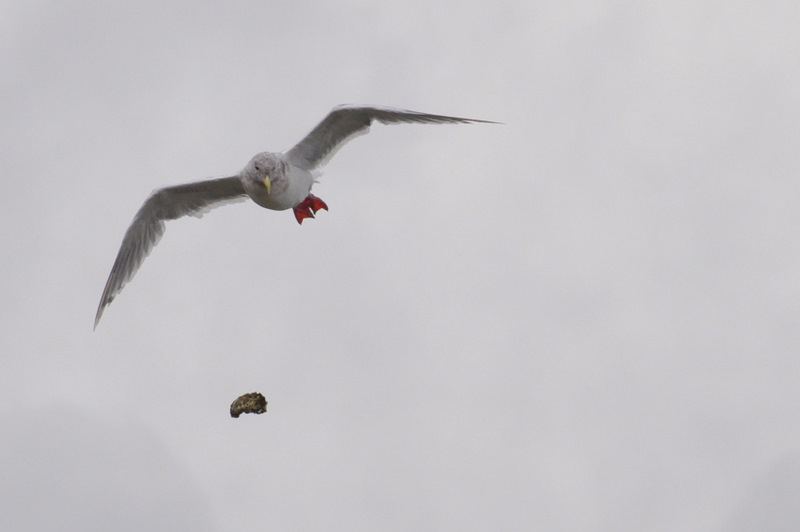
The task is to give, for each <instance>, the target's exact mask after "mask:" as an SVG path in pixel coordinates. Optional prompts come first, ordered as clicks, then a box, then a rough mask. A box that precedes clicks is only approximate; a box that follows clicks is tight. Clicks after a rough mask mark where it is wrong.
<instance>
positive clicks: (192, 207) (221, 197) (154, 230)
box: [94, 176, 247, 328]
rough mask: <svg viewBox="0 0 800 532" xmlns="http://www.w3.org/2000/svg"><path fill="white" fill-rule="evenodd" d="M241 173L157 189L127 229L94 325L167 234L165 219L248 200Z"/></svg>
mask: <svg viewBox="0 0 800 532" xmlns="http://www.w3.org/2000/svg"><path fill="white" fill-rule="evenodd" d="M246 197H247V193H246V192H245V190H244V187H243V186H242V183H241V181H240V180H239V177H238V176H235V177H223V178H221V179H210V180H208V181H199V182H197V183H188V184H185V185H178V186H174V187H167V188H162V189H159V190H156V191H155V192H153V193H152V194H151V195H150V197H149V198H147V200H146V201H145V202H144V205H142V206H141V208H140V209H139V212H137V213H136V216H135V217H134V218H133V222H131V225H130V227H128V230H127V231H126V232H125V237H124V238H123V239H122V245H121V246H120V248H119V252H118V253H117V258H116V259H115V260H114V266H112V267H111V273H110V274H109V276H108V281H106V287H105V289H104V290H103V295H102V296H101V297H100V304H99V305H98V307H97V315H96V316H95V318H94V326H95V328H96V327H97V323H98V322H99V321H100V317H101V316H102V315H103V311H104V310H105V308H106V307H107V306H108V304H109V303H111V301H113V299H114V297H116V295H117V294H118V293H119V292H120V290H122V287H123V286H125V284H126V283H127V282H128V281H130V280H131V278H132V277H133V275H134V274H135V273H136V270H138V269H139V266H141V264H142V262H143V261H144V259H145V257H147V254H148V253H150V250H151V249H153V246H155V245H156V244H157V243H158V241H159V240H160V239H161V236H162V235H163V234H164V229H165V227H164V221H165V220H174V219H176V218H180V217H181V216H187V215H192V216H198V217H199V216H202V215H203V214H204V213H205V212H206V211H208V210H209V209H211V208H212V207H216V206H217V205H219V204H221V203H223V202H229V201H237V200H243V199H246Z"/></svg>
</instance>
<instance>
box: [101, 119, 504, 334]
mask: <svg viewBox="0 0 800 532" xmlns="http://www.w3.org/2000/svg"><path fill="white" fill-rule="evenodd" d="M376 120H377V121H378V122H380V123H382V124H400V123H422V124H446V123H452V124H469V123H477V122H480V123H486V124H496V123H498V122H492V121H490V120H477V119H474V118H459V117H455V116H443V115H433V114H428V113H420V112H417V111H408V110H405V109H395V108H391V107H378V106H369V105H339V106H336V107H334V108H333V109H332V110H331V111H330V112H329V113H328V115H327V116H326V117H325V118H324V119H323V120H322V122H320V123H319V124H317V126H316V127H315V128H314V129H312V130H311V132H310V133H309V134H308V135H306V136H305V138H304V139H303V140H301V141H300V142H299V143H297V145H295V146H294V147H293V148H292V149H290V150H289V151H286V152H284V153H273V152H262V153H258V154H256V155H255V156H254V157H253V158H252V159H250V162H249V163H247V166H245V167H244V169H242V171H241V172H239V173H238V174H237V175H235V176H232V177H223V178H219V179H209V180H206V181H198V182H195V183H187V184H184V185H177V186H172V187H166V188H161V189H158V190H155V191H154V192H153V193H152V194H151V195H150V197H148V198H147V200H146V201H145V202H144V204H143V205H142V206H141V207H140V208H139V211H138V212H137V213H136V216H134V218H133V222H131V225H130V227H128V230H127V231H126V232H125V237H124V238H123V239H122V245H121V246H120V248H119V252H117V258H116V259H115V260H114V265H113V266H112V267H111V273H110V274H109V276H108V281H106V286H105V288H104V289H103V295H102V296H101V297H100V304H99V305H98V307H97V314H96V315H95V319H94V327H95V329H96V328H97V324H98V323H99V322H100V318H101V317H102V316H103V311H104V310H105V308H106V307H107V306H108V305H109V304H110V303H111V301H113V300H114V298H115V297H116V296H117V294H118V293H119V292H120V291H121V290H122V288H123V287H124V286H125V284H126V283H127V282H128V281H130V280H131V278H133V276H134V274H135V273H136V271H137V270H138V269H139V266H141V264H142V262H143V261H144V259H145V257H147V255H148V253H150V250H152V249H153V247H154V246H155V245H156V244H157V243H158V241H159V240H160V239H161V236H162V235H163V234H164V230H165V224H164V222H165V221H166V220H174V219H176V218H180V217H182V216H187V215H191V216H196V217H200V216H202V215H203V214H204V213H205V212H206V211H208V210H209V209H211V208H213V207H216V206H219V205H222V204H225V203H231V202H236V201H243V200H246V199H247V198H248V197H250V199H251V200H253V201H254V202H255V203H256V204H258V205H260V206H261V207H265V208H267V209H272V210H275V211H283V210H287V209H292V211H293V212H294V217H295V219H296V220H297V223H299V224H302V223H303V220H305V219H306V218H314V215H315V214H316V213H317V211H319V210H322V209H324V210H326V211H327V210H328V205H327V204H326V203H325V202H324V201H323V200H322V199H320V198H318V197H317V196H315V195H313V194H311V187H312V186H313V185H314V183H315V181H316V176H317V175H318V169H319V168H320V167H322V166H324V164H325V163H326V162H328V160H329V159H330V158H331V157H332V156H333V155H334V154H335V153H336V151H337V150H338V149H339V148H341V147H342V146H343V145H344V144H345V143H346V142H348V141H349V140H351V139H352V138H353V137H356V136H358V135H363V134H366V133H367V132H368V131H369V127H370V125H371V124H372V123H373V122H374V121H376Z"/></svg>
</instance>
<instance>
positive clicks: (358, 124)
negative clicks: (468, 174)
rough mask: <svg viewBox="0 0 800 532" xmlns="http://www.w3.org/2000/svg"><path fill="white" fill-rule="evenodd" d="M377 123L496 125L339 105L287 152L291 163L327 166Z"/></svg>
mask: <svg viewBox="0 0 800 532" xmlns="http://www.w3.org/2000/svg"><path fill="white" fill-rule="evenodd" d="M373 120H377V121H378V122H380V123H382V124H400V123H404V122H405V123H413V122H417V123H422V124H445V123H454V124H469V123H472V122H481V123H486V124H496V123H497V122H491V121H489V120H476V119H474V118H459V117H455V116H442V115H431V114H427V113H419V112H417V111H407V110H405V109H393V108H391V107H373V106H356V105H339V106H337V107H334V108H333V110H331V112H330V113H328V116H326V117H325V119H324V120H323V121H322V122H320V123H319V124H318V125H317V127H315V128H314V129H313V130H312V131H311V133H309V134H308V135H306V137H305V138H304V139H303V140H301V141H300V142H299V143H298V144H297V145H296V146H295V147H294V148H292V149H291V150H289V151H288V152H286V157H287V159H288V160H289V162H290V163H292V164H294V165H295V166H299V167H301V168H305V169H307V170H312V169H314V168H315V167H317V166H321V165H323V164H324V163H325V162H327V160H328V159H330V158H331V157H332V156H333V154H334V153H336V150H338V149H339V148H340V147H342V146H343V145H344V144H345V143H346V142H347V141H348V140H350V139H352V138H353V137H354V136H356V135H359V134H364V133H366V132H367V131H368V130H369V126H370V124H372V121H373Z"/></svg>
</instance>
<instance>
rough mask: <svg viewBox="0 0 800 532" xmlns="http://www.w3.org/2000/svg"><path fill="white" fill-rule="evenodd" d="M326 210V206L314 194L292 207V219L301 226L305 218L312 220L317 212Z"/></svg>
mask: <svg viewBox="0 0 800 532" xmlns="http://www.w3.org/2000/svg"><path fill="white" fill-rule="evenodd" d="M320 209H325V210H326V211H327V210H328V205H327V204H325V202H324V201H322V200H321V199H320V198H318V197H316V196H315V195H314V194H309V195H308V196H306V199H304V200H303V201H301V202H300V203H298V204H297V205H295V206H294V218H295V220H297V223H299V224H302V223H303V220H305V219H306V218H313V217H314V215H315V214H316V213H317V211H318V210H320Z"/></svg>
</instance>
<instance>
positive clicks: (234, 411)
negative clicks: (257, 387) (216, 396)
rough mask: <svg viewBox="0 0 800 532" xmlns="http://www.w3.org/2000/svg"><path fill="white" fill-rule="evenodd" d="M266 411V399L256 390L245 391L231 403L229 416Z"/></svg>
mask: <svg viewBox="0 0 800 532" xmlns="http://www.w3.org/2000/svg"><path fill="white" fill-rule="evenodd" d="M266 411H267V399H266V398H265V397H264V396H263V395H261V394H260V393H258V392H253V393H246V394H244V395H242V396H239V397H237V398H236V400H235V401H234V402H233V403H231V417H239V415H240V414H263V413H264V412H266Z"/></svg>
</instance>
